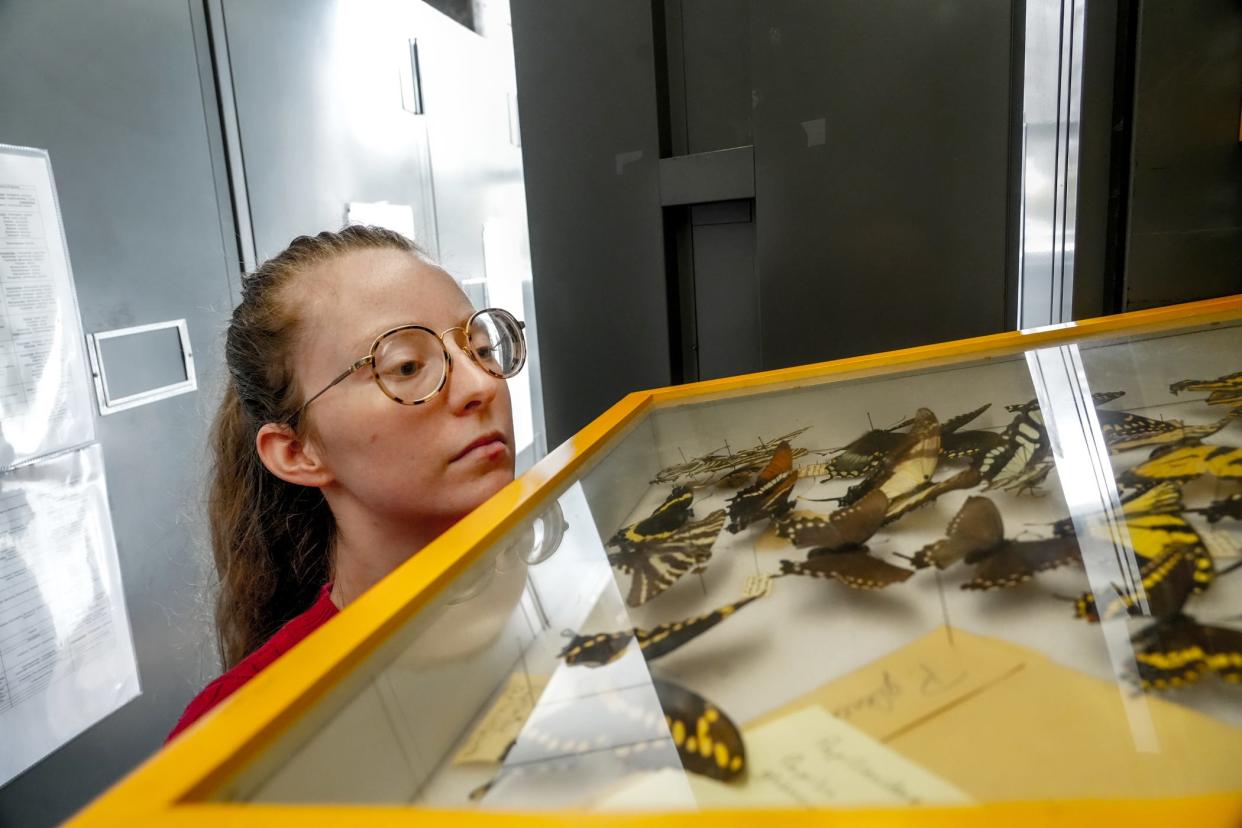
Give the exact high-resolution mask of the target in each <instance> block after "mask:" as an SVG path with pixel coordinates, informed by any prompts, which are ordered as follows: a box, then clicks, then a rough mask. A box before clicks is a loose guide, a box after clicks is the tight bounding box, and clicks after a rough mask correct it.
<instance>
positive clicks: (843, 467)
mask: <svg viewBox="0 0 1242 828" xmlns="http://www.w3.org/2000/svg"><path fill="white" fill-rule="evenodd" d="M991 406H992V404H991V403H985V404H984V405H981V406H979V407H978V408H976V409H975V410H973V411H967V412H966V413H964V414H958V415H957V416H956V417H952V418H950V419H948V420H945V421H944V422H943V423H941V424H940V440H941V448H940V451H941V456H942V457H943V458H945V459H953V460H959V459H969V458H970V457H973V456H974V455H975V454H977V453H979V452H980V451H983V450H985V449H986V448H987V446H988V445H990V444H991V443H992V442H993V441H994V440H996V439H999V435H997V434H995V433H994V432H991V431H965V432H959V429H960V428H961V427H962V426H964V425H966V424H967V423H969V422H971V421H972V420H974V419H975V418H977V417H978V416H979V415H980V414H982V413H983V412H984V411H987V410H988V409H989V408H990V407H991ZM916 420H917V418H911V419H909V420H904V421H902V422H900V423H898V424H897V425H895V426H893V427H892V428H884V429H879V428H877V429H872V430H871V431H868V432H867V433H865V434H863V435H862V436H861V437H859V438H858V439H856V440H854V441H853V442H851V443H850V444H848V445H847V446H846V447H845V448H843V449H841V450H840V453H838V454H837V456H836V457H833V458H832V459H831V460H829V461H828V462H827V463H821V464H819V465H817V466H813V467H808V468H807V469H806V470H805V471H804V476H809V475H812V474H813V475H814V476H817V477H818V476H823V478H824V480H839V479H845V478H851V477H866V476H867V475H868V474H870V473H872V472H873V471H875V470H876V469H877V468H878V467H879V466H881V465H882V464H883V463H884V461H885V460H886V459H887V458H888V457H890V456H891V455H893V454H894V453H896V452H898V451H900V450H902V448H903V447H904V446H905V445H906V443H907V441H908V438H909V435H908V434H906V433H904V432H901V431H899V429H902V428H906V427H908V426H912V425H914V423H915V422H916Z"/></svg>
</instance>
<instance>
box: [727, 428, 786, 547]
mask: <svg viewBox="0 0 1242 828" xmlns="http://www.w3.org/2000/svg"><path fill="white" fill-rule="evenodd" d="M797 482H798V472H797V471H796V470H795V469H794V467H793V451H792V449H790V447H789V443H788V442H785V441H782V442H781V444H780V445H779V446H777V447H776V451H775V452H774V453H773V455H772V460H771V461H770V462H769V463H768V465H767V466H765V467H764V469H763V471H761V472H759V476H758V477H757V478H756V480H755V482H754V483H753V484H752V485H750V486H748V487H747V488H745V489H743V490H742V491H740V492H738V493H737V494H735V495H734V496H733V497H731V498H729V531H730V532H733V533H737V532H740V531H742V530H743V529H745V528H746V527H747V526H749V525H750V524H752V523H754V522H755V521H757V520H760V519H762V518H764V517H768V516H770V515H777V514H782V513H784V512H785V511H787V510H788V509H789V507H790V504H789V494H790V492H792V491H793V488H794V484H796V483H797Z"/></svg>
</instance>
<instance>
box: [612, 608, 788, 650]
mask: <svg viewBox="0 0 1242 828" xmlns="http://www.w3.org/2000/svg"><path fill="white" fill-rule="evenodd" d="M762 597H763V596H762V595H752V596H750V597H749V598H743V599H742V600H740V601H735V602H733V603H732V604H726V605H724V606H723V607H718V608H717V609H714V610H712V611H711V612H709V613H707V614H705V615H697V616H695V617H693V618H687V619H686V620H684V621H675V622H673V623H671V624H661V625H660V626H658V627H652V628H651V629H650V630H638V631H637V632H636V637H637V638H638V646H639V647H640V648H641V649H642V653H643V658H645V659H647V661H654V660H655V659H657V658H659V657H660V656H663V655H668V654H669V653H671V652H672V651H673V650H676V649H677V648H678V647H680V646H682V645H683V644H686V643H688V642H690V641H692V640H694V639H695V638H698V637H699V636H700V635H702V634H703V633H705V632H707V631H708V630H710V629H711V628H712V627H714V626H716V625H717V624H719V623H720V622H721V621H723V620H725V619H726V618H728V617H729V616H730V615H732V614H733V613H735V612H737V611H738V610H740V609H741V608H742V607H744V606H746V605H747V604H749V603H750V602H751V601H754V600H755V599H756V598H762Z"/></svg>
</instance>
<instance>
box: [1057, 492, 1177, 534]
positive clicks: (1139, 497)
mask: <svg viewBox="0 0 1242 828" xmlns="http://www.w3.org/2000/svg"><path fill="white" fill-rule="evenodd" d="M1182 508H1183V507H1182V487H1181V484H1179V483H1174V482H1172V481H1165V482H1164V483H1158V484H1156V485H1155V486H1152V487H1151V488H1150V489H1137V490H1135V491H1133V492H1131V493H1130V494H1128V495H1127V496H1125V497H1123V498H1122V499H1121V517H1122V518H1132V517H1138V516H1139V515H1172V514H1177V513H1178V512H1181V511H1182ZM1101 517H1102V516H1101V515H1088V516H1086V517H1085V520H1086V521H1087V522H1094V521H1098V520H1100V519H1101ZM1075 531H1076V530H1075V528H1074V519H1073V518H1062V519H1061V520H1058V521H1057V522H1055V523H1053V524H1052V532H1053V534H1055V535H1072V534H1074V533H1075Z"/></svg>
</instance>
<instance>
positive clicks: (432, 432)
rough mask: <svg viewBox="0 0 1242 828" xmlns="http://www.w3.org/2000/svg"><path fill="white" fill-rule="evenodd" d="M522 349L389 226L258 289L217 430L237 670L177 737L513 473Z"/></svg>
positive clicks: (307, 249)
mask: <svg viewBox="0 0 1242 828" xmlns="http://www.w3.org/2000/svg"><path fill="white" fill-rule="evenodd" d="M467 326H469V332H467ZM525 354H526V350H525V340H524V339H523V336H522V331H521V323H519V322H517V321H516V320H515V319H513V317H512V316H509V315H508V314H507V313H505V312H504V311H496V310H486V311H482V312H480V313H475V311H474V309H473V308H472V307H471V305H470V301H469V300H468V299H467V298H466V295H465V294H464V293H463V292H462V290H461V288H459V287H458V285H457V283H456V282H454V281H453V279H452V277H450V276H449V275H448V274H447V273H445V272H444V271H443V270H441V269H440V268H438V267H436V266H435V265H433V264H431V263H430V262H428V261H427V260H426V259H425V258H424V257H423V256H422V255H421V254H420V252H419V250H418V248H417V247H416V246H415V245H414V244H413V243H412V242H410V241H409V240H408V239H406V238H405V237H404V236H401V235H399V234H397V233H393V232H391V231H388V230H383V229H380V228H375V227H360V226H353V227H347V228H345V229H344V230H342V231H341V232H339V233H327V232H325V233H320V234H319V235H317V236H314V237H308V236H301V237H299V238H297V239H294V241H293V243H292V244H290V245H289V247H288V249H286V250H285V251H284V252H283V253H281V254H280V255H278V256H276V257H275V258H273V259H271V260H269V261H267V262H265V263H264V264H263V265H262V266H261V267H259V269H258V270H256V271H255V272H254V273H253V274H252V275H250V276H249V277H247V278H246V279H245V282H244V285H243V289H242V301H241V304H240V305H238V307H237V309H236V310H235V311H234V312H233V319H232V322H231V323H230V325H229V330H228V337H227V343H226V353H225V358H226V361H227V363H228V368H229V374H230V379H231V381H230V383H229V387H228V389H227V390H226V392H225V396H224V400H223V402H222V403H221V405H220V410H219V412H218V413H217V415H216V419H215V423H214V424H213V427H212V443H213V450H214V454H215V458H214V459H215V465H214V469H213V478H212V481H211V487H210V497H209V511H210V523H211V542H212V549H213V553H214V557H215V565H216V571H217V573H218V574H219V578H220V595H219V599H218V601H217V605H216V627H217V633H218V636H219V643H220V649H221V653H222V655H223V658H224V663H225V667H226V668H227V670H228V672H226V673H225V674H224V675H223V676H221V677H220V678H218V679H216V680H215V681H213V682H212V683H211V684H209V685H208V686H207V687H206V689H204V690H203V692H202V693H200V694H199V695H198V696H197V697H195V699H194V700H193V701H192V702H191V703H190V705H189V707H187V708H186V711H185V713H184V714H183V715H182V717H181V720H180V721H179V722H178V723H177V726H176V727H175V728H174V729H173V732H172V733H171V734H170V735H169V738H170V739H171V738H172V737H173V736H176V735H177V734H178V733H179V732H181V731H182V730H183V729H185V728H186V727H188V726H189V725H190V724H192V723H193V722H194V721H195V720H196V719H198V718H199V717H200V716H202V715H203V714H204V713H206V712H207V711H208V710H210V709H211V708H212V707H213V706H215V705H216V704H218V703H219V702H221V701H223V700H224V699H225V698H227V697H228V696H229V695H230V694H232V693H233V692H235V691H236V690H237V689H238V688H240V687H241V686H242V685H243V684H244V683H245V682H246V681H248V680H249V679H250V678H252V677H253V676H254V675H256V674H257V673H258V672H259V671H260V670H262V669H263V668H264V667H266V666H267V665H268V664H270V663H271V662H272V661H274V660H275V659H276V658H277V657H278V656H279V655H280V654H281V653H283V652H285V651H286V650H288V649H289V648H290V647H292V646H293V645H294V644H296V643H297V642H298V641H300V640H301V639H303V638H305V637H306V636H307V635H309V634H310V633H311V632H312V631H314V630H315V629H316V628H318V627H319V626H321V625H322V624H323V623H324V622H326V621H327V620H328V619H329V618H331V617H332V616H333V615H335V614H336V613H337V612H338V611H339V610H340V609H341V608H342V607H344V606H345V605H346V604H348V603H349V602H350V601H352V600H354V599H355V598H357V597H358V596H359V595H361V594H362V593H363V592H365V591H366V590H367V589H368V588H369V587H371V586H372V585H373V584H375V583H376V582H377V581H379V580H380V579H381V578H383V577H384V576H385V575H387V574H388V573H389V572H391V571H392V570H393V569H395V568H396V567H397V566H398V565H399V564H400V563H402V562H403V561H405V560H406V559H407V558H408V557H409V556H410V555H413V554H414V553H416V552H418V551H419V550H420V549H422V548H423V547H424V546H426V545H427V544H428V543H430V542H431V541H432V540H434V539H435V538H436V537H437V536H438V535H439V534H440V533H441V532H443V531H444V530H445V529H447V528H448V527H450V526H452V525H453V523H455V522H456V521H458V520H460V519H461V518H462V517H464V516H465V515H466V514H467V513H469V512H470V511H471V510H472V509H474V508H475V507H476V506H478V505H479V504H480V503H482V502H483V501H484V500H486V499H487V498H488V497H490V496H491V495H492V494H494V493H495V492H497V491H498V490H499V489H500V488H502V487H503V486H504V485H505V484H506V483H508V482H510V481H511V480H512V479H513V460H514V446H513V417H512V410H511V408H510V402H509V391H508V387H507V386H506V384H505V378H506V377H510V376H513V375H514V374H516V373H517V372H518V371H519V370H520V369H521V367H522V363H523V362H524V361H525Z"/></svg>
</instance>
